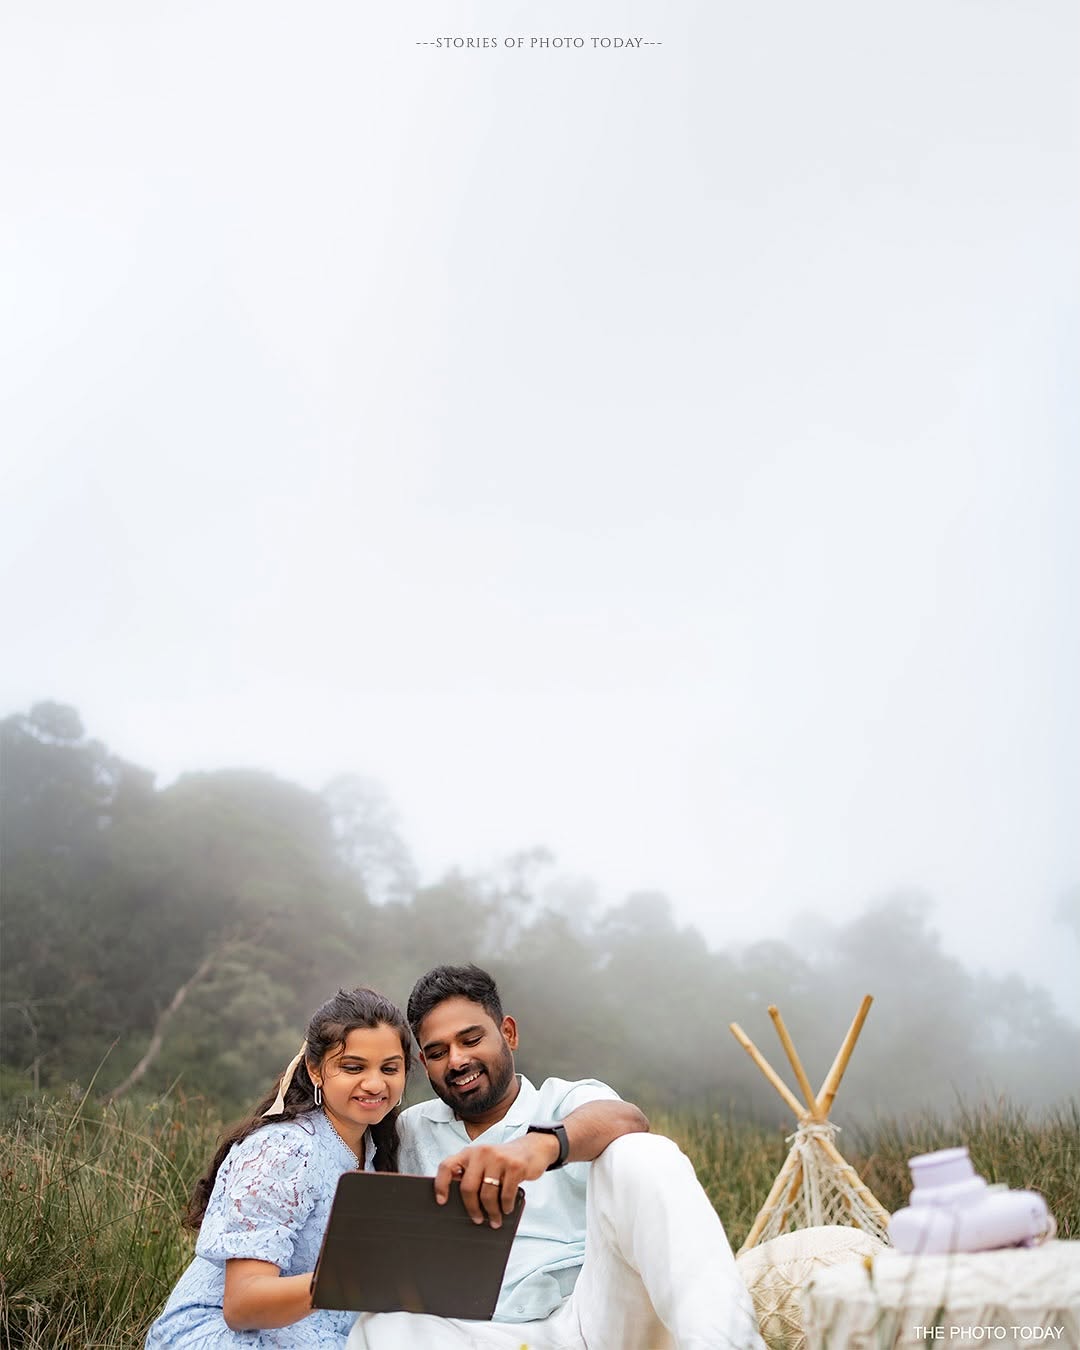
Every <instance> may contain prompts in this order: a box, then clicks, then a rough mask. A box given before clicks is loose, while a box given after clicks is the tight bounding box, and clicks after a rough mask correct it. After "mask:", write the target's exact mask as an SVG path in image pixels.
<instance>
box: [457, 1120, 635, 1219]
mask: <svg viewBox="0 0 1080 1350" xmlns="http://www.w3.org/2000/svg"><path fill="white" fill-rule="evenodd" d="M559 1123H560V1124H561V1125H563V1126H565V1128H566V1139H567V1143H568V1144H569V1146H570V1147H569V1151H568V1153H567V1155H566V1161H567V1162H592V1161H593V1159H594V1158H598V1157H599V1156H600V1154H601V1153H603V1151H604V1149H606V1148H607V1146H608V1144H610V1143H611V1141H612V1140H613V1139H618V1138H619V1137H620V1135H624V1134H639V1133H642V1132H644V1131H647V1130H648V1128H649V1122H648V1120H647V1119H646V1117H645V1115H644V1113H643V1112H641V1111H639V1110H638V1108H637V1107H636V1106H634V1105H632V1104H631V1103H630V1102H619V1101H596V1102H586V1103H585V1105H584V1106H579V1107H578V1108H577V1109H576V1110H574V1111H571V1112H570V1114H569V1115H567V1116H564V1117H563V1119H562V1120H561V1121H560V1122H559ZM558 1156H559V1141H558V1140H557V1139H556V1138H555V1136H554V1135H552V1134H527V1135H525V1137H524V1138H523V1139H515V1140H513V1142H512V1143H509V1144H473V1145H472V1146H471V1147H470V1148H463V1149H462V1150H461V1151H460V1153H454V1154H452V1155H451V1156H450V1157H449V1158H444V1159H443V1161H442V1162H441V1163H440V1164H439V1170H438V1172H437V1173H436V1174H435V1199H436V1200H437V1201H438V1202H439V1204H440V1205H445V1204H446V1201H447V1198H448V1196H449V1194H450V1183H451V1181H459V1182H460V1183H461V1199H462V1201H463V1202H464V1204H465V1208H466V1210H468V1213H469V1217H470V1218H471V1219H472V1221H473V1222H474V1223H483V1222H484V1220H485V1219H487V1221H488V1222H489V1223H490V1224H491V1226H492V1228H498V1227H499V1226H500V1225H501V1223H502V1218H503V1215H504V1214H509V1213H510V1211H511V1210H512V1209H513V1208H514V1201H515V1199H516V1198H517V1189H518V1187H519V1186H520V1185H521V1183H522V1182H523V1181H535V1180H536V1178H537V1177H541V1176H543V1175H544V1173H545V1172H546V1171H547V1169H548V1167H549V1166H550V1164H551V1163H553V1162H554V1161H555V1159H556V1158H557V1157H558Z"/></svg>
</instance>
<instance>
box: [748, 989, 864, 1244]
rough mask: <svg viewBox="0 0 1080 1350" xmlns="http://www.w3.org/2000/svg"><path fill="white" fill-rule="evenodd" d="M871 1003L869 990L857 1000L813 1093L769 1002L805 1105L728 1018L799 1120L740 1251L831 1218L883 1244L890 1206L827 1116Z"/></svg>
mask: <svg viewBox="0 0 1080 1350" xmlns="http://www.w3.org/2000/svg"><path fill="white" fill-rule="evenodd" d="M872 1002H873V999H872V998H871V997H870V995H869V994H867V995H866V997H865V998H864V999H863V1000H862V1003H861V1004H860V1006H859V1010H858V1012H857V1013H856V1014H855V1019H854V1021H853V1022H852V1024H851V1026H850V1027H849V1028H848V1032H847V1035H846V1036H845V1037H844V1041H843V1044H842V1045H841V1046H840V1049H839V1051H838V1052H837V1055H836V1058H835V1059H834V1060H833V1063H832V1067H831V1068H830V1069H829V1072H828V1074H827V1075H826V1077H825V1081H824V1082H823V1083H822V1085H821V1088H820V1089H819V1091H818V1092H817V1093H815V1092H814V1090H813V1088H812V1087H811V1085H810V1080H809V1078H807V1076H806V1070H805V1069H804V1068H803V1065H802V1061H801V1060H800V1059H799V1056H798V1053H797V1051H796V1049H795V1045H794V1042H793V1041H792V1039H791V1036H790V1035H789V1034H788V1030H787V1027H786V1026H785V1025H784V1019H783V1018H782V1017H781V1016H780V1011H779V1009H778V1008H777V1007H776V1005H775V1004H770V1006H769V1016H770V1017H771V1018H772V1020H773V1023H774V1025H775V1027H776V1030H777V1034H778V1035H779V1037H780V1043H781V1045H782V1046H783V1047H784V1053H785V1054H786V1055H787V1057H788V1060H789V1062H790V1064H791V1067H792V1069H793V1071H794V1073H795V1078H796V1081H797V1082H798V1084H799V1087H800V1089H801V1090H802V1094H803V1097H804V1098H805V1101H806V1105H805V1106H803V1104H802V1103H800V1101H799V1099H798V1098H797V1097H796V1096H795V1094H794V1093H793V1092H792V1091H791V1089H790V1088H789V1087H788V1086H787V1084H786V1083H785V1082H784V1080H783V1079H782V1078H781V1077H780V1075H779V1074H778V1073H777V1072H776V1070H775V1069H774V1068H773V1067H772V1065H771V1064H770V1063H769V1061H768V1060H767V1059H766V1058H765V1056H764V1055H763V1054H762V1053H761V1051H760V1050H759V1049H758V1048H757V1046H756V1045H755V1044H754V1043H753V1041H752V1040H751V1039H750V1037H749V1036H747V1034H746V1032H745V1031H743V1029H742V1027H740V1026H739V1024H738V1023H737V1022H732V1023H731V1032H732V1035H733V1036H734V1037H735V1039H736V1040H737V1041H738V1042H739V1044H740V1045H741V1046H742V1047H743V1049H744V1050H745V1051H746V1053H747V1054H748V1055H749V1056H750V1058H751V1059H752V1060H753V1061H754V1063H755V1064H756V1065H757V1066H758V1068H759V1069H760V1070H761V1072H762V1073H763V1074H764V1075H765V1077H766V1078H767V1079H768V1081H769V1082H770V1083H771V1084H772V1085H773V1087H774V1088H775V1089H776V1091H777V1092H778V1093H779V1094H780V1096H781V1097H782V1098H783V1100H784V1101H785V1102H786V1103H787V1104H788V1106H789V1107H790V1108H791V1110H792V1111H793V1112H794V1115H795V1118H796V1120H797V1121H798V1122H799V1123H798V1128H797V1129H796V1131H795V1133H794V1134H793V1135H791V1136H789V1138H788V1143H789V1144H790V1145H791V1148H790V1150H789V1152H788V1155H787V1158H786V1159H785V1160H784V1165H783V1167H782V1168H781V1169H780V1172H779V1175H778V1176H777V1178H776V1180H775V1181H774V1182H773V1185H772V1189H771V1190H770V1191H769V1194H768V1196H767V1197H766V1199H765V1203H764V1204H763V1205H762V1207H761V1209H760V1210H759V1211H758V1215H757V1217H756V1218H755V1220H754V1222H753V1224H752V1225H751V1227H750V1231H749V1233H748V1234H747V1235H746V1241H745V1242H744V1243H743V1245H742V1247H741V1248H740V1249H739V1254H740V1255H742V1253H744V1252H747V1251H749V1250H750V1249H751V1248H753V1247H755V1246H756V1245H757V1244H758V1243H759V1242H765V1241H767V1240H768V1239H770V1238H774V1237H777V1236H779V1235H780V1234H781V1233H783V1232H785V1231H786V1230H787V1229H788V1228H792V1229H800V1228H811V1227H813V1228H816V1227H820V1226H822V1225H828V1224H842V1225H851V1226H854V1227H856V1228H861V1229H862V1230H863V1231H864V1232H866V1233H870V1234H871V1235H872V1236H873V1237H875V1238H876V1239H878V1240H880V1241H882V1242H885V1243H887V1242H888V1240H889V1239H888V1235H887V1232H886V1229H887V1226H888V1222H889V1215H888V1211H887V1210H886V1209H885V1208H884V1206H883V1205H882V1204H881V1202H880V1201H879V1200H878V1199H877V1197H876V1196H875V1195H874V1194H873V1192H872V1191H871V1190H870V1189H869V1187H868V1186H867V1185H866V1184H865V1182H863V1181H862V1180H861V1179H860V1177H859V1174H858V1173H857V1172H856V1171H855V1169H854V1168H853V1167H852V1166H851V1164H850V1163H849V1162H848V1161H847V1160H846V1159H845V1158H844V1157H843V1156H842V1154H841V1153H840V1150H839V1149H838V1148H837V1147H836V1143H835V1139H836V1130H837V1127H836V1126H835V1125H833V1124H832V1122H831V1121H830V1120H829V1118H828V1117H829V1110H830V1109H831V1107H832V1104H833V1101H834V1100H835V1098H836V1092H837V1089H838V1088H839V1086H840V1080H841V1079H842V1078H843V1076H844V1071H845V1069H846V1068H847V1065H848V1061H849V1060H850V1058H851V1052H852V1050H853V1049H854V1048H855V1042H856V1041H857V1040H858V1038H859V1033H860V1032H861V1030H862V1027H863V1023H864V1022H865V1021H866V1015H867V1013H868V1012H869V1010H870V1004H871V1003H872Z"/></svg>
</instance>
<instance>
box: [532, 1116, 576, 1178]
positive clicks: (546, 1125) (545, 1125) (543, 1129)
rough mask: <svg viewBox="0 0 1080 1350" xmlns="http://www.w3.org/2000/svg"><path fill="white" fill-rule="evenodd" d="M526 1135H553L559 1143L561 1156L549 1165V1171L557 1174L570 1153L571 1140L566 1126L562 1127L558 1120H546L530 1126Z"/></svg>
mask: <svg viewBox="0 0 1080 1350" xmlns="http://www.w3.org/2000/svg"><path fill="white" fill-rule="evenodd" d="M525 1133H526V1134H553V1135H554V1136H555V1138H556V1139H557V1140H558V1141H559V1156H558V1157H557V1158H556V1159H555V1161H554V1162H553V1163H548V1165H547V1169H546V1170H547V1171H549V1172H555V1171H558V1169H559V1168H560V1167H561V1166H562V1165H563V1163H564V1162H565V1161H566V1157H567V1154H568V1153H569V1152H570V1140H569V1139H568V1138H567V1137H566V1126H565V1125H560V1123H559V1122H558V1121H557V1120H550V1121H549V1120H545V1121H542V1122H540V1123H539V1124H536V1125H530V1126H529V1128H528V1129H527V1130H526V1131H525Z"/></svg>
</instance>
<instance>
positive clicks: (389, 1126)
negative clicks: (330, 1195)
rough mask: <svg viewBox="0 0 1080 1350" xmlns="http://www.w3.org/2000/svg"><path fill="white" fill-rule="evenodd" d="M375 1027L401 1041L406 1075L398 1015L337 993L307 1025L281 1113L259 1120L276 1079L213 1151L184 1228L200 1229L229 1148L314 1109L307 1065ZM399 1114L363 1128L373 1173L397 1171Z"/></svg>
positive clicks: (405, 1041) (408, 1046) (355, 994)
mask: <svg viewBox="0 0 1080 1350" xmlns="http://www.w3.org/2000/svg"><path fill="white" fill-rule="evenodd" d="M375 1027H391V1028H392V1029H393V1030H394V1031H396V1032H397V1034H398V1037H399V1039H400V1040H401V1050H402V1054H403V1055H404V1056H405V1073H406V1075H407V1074H408V1072H409V1069H410V1068H411V1067H412V1038H411V1036H410V1034H409V1024H408V1022H406V1021H405V1017H404V1014H403V1013H402V1011H401V1009H400V1008H398V1007H397V1006H396V1005H395V1004H393V1003H391V1002H390V1000H389V999H388V998H383V996H382V995H381V994H377V993H376V992H375V991H374V990H373V989H352V990H350V991H348V992H346V991H345V990H344V989H340V990H338V992H337V994H336V995H335V996H334V997H333V998H332V999H330V1000H329V1001H328V1002H326V1003H324V1004H323V1005H322V1007H321V1008H320V1009H319V1010H318V1012H316V1013H315V1015H314V1016H313V1017H312V1019H311V1021H310V1022H309V1024H308V1029H307V1036H306V1038H305V1043H304V1044H305V1053H304V1058H303V1059H302V1060H301V1061H300V1063H299V1064H298V1065H297V1066H296V1071H295V1073H294V1074H293V1076H292V1082H291V1083H290V1084H289V1086H288V1089H287V1090H286V1092H285V1107H284V1110H282V1111H278V1112H277V1113H275V1114H274V1115H272V1116H264V1115H263V1112H264V1111H268V1110H269V1109H270V1107H271V1106H272V1105H273V1104H274V1101H275V1099H276V1098H277V1094H278V1083H279V1082H280V1079H278V1080H275V1082H274V1086H273V1087H272V1088H271V1089H270V1091H269V1092H268V1093H267V1094H266V1096H265V1097H264V1098H263V1099H262V1101H261V1102H260V1103H259V1104H258V1106H256V1107H255V1109H254V1110H253V1111H252V1112H251V1114H250V1115H249V1116H246V1117H245V1118H244V1119H243V1120H241V1121H240V1122H239V1123H238V1124H236V1125H234V1126H232V1128H231V1129H229V1130H227V1131H226V1132H225V1134H224V1135H223V1136H222V1138H221V1143H220V1144H219V1145H218V1150H217V1152H216V1153H215V1154H214V1160H213V1162H212V1163H211V1164H210V1167H209V1168H208V1170H207V1172H206V1175H205V1176H203V1177H200V1178H199V1180H198V1181H197V1182H196V1183H195V1189H194V1190H193V1191H192V1194H191V1200H190V1201H189V1202H188V1207H187V1211H186V1212H185V1214H184V1227H185V1228H193V1229H198V1228H199V1226H200V1225H201V1224H202V1221H203V1216H204V1215H205V1213H206V1206H207V1204H208V1203H209V1201H210V1194H211V1192H212V1191H213V1189H214V1181H215V1179H216V1178H217V1174H218V1170H219V1168H220V1167H221V1164H222V1163H223V1162H224V1161H225V1157H226V1155H227V1154H228V1152H229V1150H230V1149H231V1148H232V1146H233V1144H238V1143H239V1142H240V1140H241V1139H246V1138H247V1137H248V1135H249V1134H254V1133H255V1131H256V1130H258V1129H260V1128H261V1127H262V1126H263V1125H274V1124H277V1123H278V1122H280V1121H283V1120H296V1119H297V1118H298V1117H300V1116H305V1115H307V1114H308V1113H309V1112H311V1111H314V1110H315V1109H316V1107H315V1085H314V1083H312V1081H311V1074H310V1073H309V1072H308V1064H309V1063H311V1064H312V1065H314V1066H315V1067H316V1068H322V1064H323V1061H324V1060H325V1059H326V1056H327V1055H328V1054H330V1053H332V1052H333V1051H334V1050H340V1049H342V1048H343V1047H344V1045H345V1041H346V1040H347V1038H348V1035H349V1032H350V1031H356V1030H357V1029H359V1028H364V1029H367V1030H374V1028H375ZM400 1110H401V1106H400V1103H399V1104H398V1105H397V1106H395V1107H394V1109H393V1110H392V1111H390V1112H389V1113H388V1114H387V1115H385V1116H384V1117H383V1119H382V1120H380V1121H379V1123H378V1124H377V1125H369V1126H368V1129H369V1131H370V1132H371V1137H372V1141H373V1142H374V1144H375V1158H374V1166H375V1171H376V1172H396V1171H397V1165H398V1133H397V1118H398V1114H399V1112H400Z"/></svg>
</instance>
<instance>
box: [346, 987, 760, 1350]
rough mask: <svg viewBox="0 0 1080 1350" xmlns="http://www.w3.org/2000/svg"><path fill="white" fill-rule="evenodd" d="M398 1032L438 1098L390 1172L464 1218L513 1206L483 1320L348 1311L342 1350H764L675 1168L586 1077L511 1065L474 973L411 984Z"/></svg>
mask: <svg viewBox="0 0 1080 1350" xmlns="http://www.w3.org/2000/svg"><path fill="white" fill-rule="evenodd" d="M408 1017H409V1023H410V1025H411V1026H412V1029H413V1034H414V1035H415V1036H416V1039H417V1042H418V1043H419V1045H420V1057H421V1060H422V1061H423V1064H424V1067H425V1069H426V1070H427V1074H428V1078H429V1080H430V1082H431V1086H432V1088H433V1089H434V1091H435V1093H436V1096H437V1098H438V1100H436V1101H433V1102H423V1103H421V1104H420V1105H419V1106H413V1107H410V1108H409V1109H408V1110H407V1111H405V1112H404V1113H403V1114H402V1116H401V1119H400V1122H399V1124H400V1129H401V1136H402V1148H401V1161H400V1165H401V1170H402V1171H403V1172H420V1173H426V1174H429V1175H430V1174H432V1173H434V1175H435V1196H436V1199H437V1200H438V1202H439V1203H440V1204H445V1203H446V1201H447V1198H448V1195H449V1187H450V1182H451V1180H455V1179H456V1180H458V1181H459V1182H460V1186H461V1196H462V1199H463V1201H464V1204H465V1207H466V1209H467V1210H468V1211H469V1213H470V1215H471V1216H472V1217H473V1219H474V1221H475V1222H477V1223H484V1222H488V1223H490V1224H491V1225H492V1226H493V1227H498V1226H499V1225H500V1223H501V1222H502V1218H503V1216H504V1214H508V1213H509V1212H510V1211H511V1209H512V1208H513V1204H514V1197H515V1195H516V1193H517V1188H518V1186H519V1185H523V1186H524V1189H525V1193H526V1203H525V1210H524V1213H523V1215H522V1218H521V1223H520V1225H519V1227H518V1231H517V1234H516V1236H515V1238H514V1244H513V1247H512V1249H511V1254H510V1260H509V1263H508V1264H507V1268H506V1275H505V1277H504V1280H503V1286H502V1291H501V1293H500V1296H499V1303H498V1307H497V1308H496V1311H495V1320H494V1321H492V1322H469V1321H455V1320H451V1319H447V1318H438V1317H430V1316H427V1315H423V1314H412V1313H362V1314H361V1315H360V1317H359V1318H358V1319H357V1322H356V1325H355V1327H354V1328H353V1331H352V1334H351V1335H350V1337H349V1341H348V1347H347V1350H444V1348H445V1350H451V1348H453V1350H472V1348H473V1347H483V1348H485V1350H486V1348H487V1347H490V1350H519V1348H520V1347H522V1346H527V1347H528V1350H670V1348H671V1347H675V1350H763V1343H762V1341H761V1338H760V1336H759V1334H758V1330H757V1323H756V1321H755V1319H754V1314H753V1307H752V1304H751V1301H750V1296H749V1294H748V1292H747V1290H746V1287H745V1286H744V1285H743V1283H742V1280H741V1279H740V1278H739V1275H738V1273H737V1272H736V1270H735V1262H734V1258H733V1257H732V1254H731V1248H730V1246H729V1245H728V1241H727V1238H726V1236H725V1235H724V1229H723V1226H722V1225H721V1223H720V1220H719V1219H718V1218H717V1216H716V1213H715V1211H714V1210H713V1208H712V1206H711V1204H710V1203H709V1200H708V1197H707V1196H706V1195H705V1192H704V1191H703V1190H702V1189H701V1187H700V1186H699V1185H698V1182H697V1179H696V1177H695V1176H694V1171H693V1168H692V1166H691V1165H690V1162H689V1160H688V1159H687V1158H686V1157H685V1156H684V1155H683V1154H682V1153H681V1152H680V1151H679V1149H678V1148H677V1147H676V1146H675V1144H674V1143H672V1141H671V1140H669V1139H663V1138H660V1137H659V1136H656V1135H650V1134H648V1133H647V1131H648V1128H649V1123H648V1121H647V1120H646V1119H645V1117H644V1116H643V1115H642V1113H641V1112H640V1111H639V1110H638V1109H637V1107H636V1106H631V1105H630V1104H629V1103H628V1102H623V1101H621V1100H620V1099H619V1098H618V1096H617V1095H616V1093H614V1092H613V1091H612V1090H611V1089H610V1088H609V1087H606V1086H605V1085H604V1084H603V1083H600V1082H597V1081H596V1080H595V1079H585V1080H583V1081H581V1082H577V1083H570V1082H566V1081H565V1080H563V1079H560V1078H549V1079H547V1080H546V1081H545V1082H544V1083H543V1084H542V1086H541V1087H540V1088H539V1089H537V1088H535V1087H533V1085H532V1084H531V1083H530V1082H529V1081H528V1079H526V1078H524V1077H522V1076H521V1075H520V1074H517V1073H515V1070H514V1051H515V1050H516V1049H517V1046H518V1029H517V1025H516V1023H515V1022H514V1019H513V1018H512V1017H507V1016H505V1015H504V1013H503V1010H502V1004H501V1001H500V999H499V993H498V990H497V988H496V986H495V982H494V980H493V979H492V978H491V976H490V975H488V974H487V973H486V972H485V971H482V970H480V969H479V968H478V967H476V966H439V967H437V968H436V969H434V970H431V971H429V972H428V973H427V974H426V975H424V976H422V978H421V979H419V980H418V981H417V983H416V985H415V987H414V989H413V992H412V995H411V997H410V999H409V1007H408Z"/></svg>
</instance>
